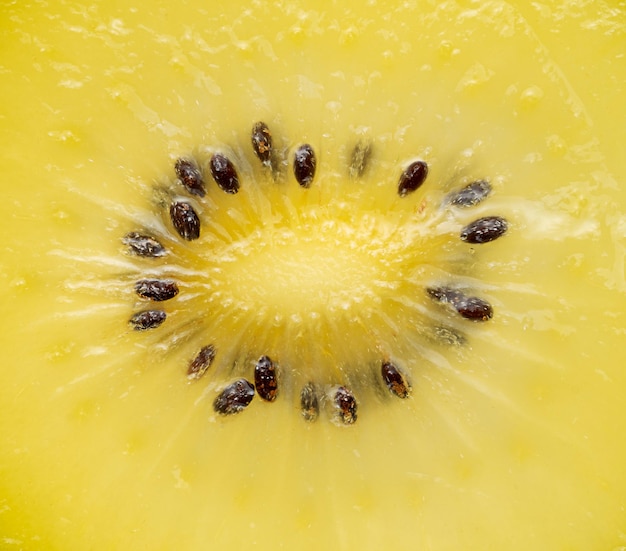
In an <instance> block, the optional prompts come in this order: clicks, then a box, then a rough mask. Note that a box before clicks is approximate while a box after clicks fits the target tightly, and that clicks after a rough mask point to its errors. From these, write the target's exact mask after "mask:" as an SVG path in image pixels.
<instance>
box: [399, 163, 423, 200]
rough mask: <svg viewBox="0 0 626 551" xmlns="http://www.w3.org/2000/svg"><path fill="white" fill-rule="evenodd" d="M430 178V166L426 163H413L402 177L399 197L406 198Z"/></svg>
mask: <svg viewBox="0 0 626 551" xmlns="http://www.w3.org/2000/svg"><path fill="white" fill-rule="evenodd" d="M426 176H428V165H427V164H426V163H425V162H424V161H415V162H414V163H411V164H410V165H409V166H408V167H406V169H405V170H404V172H403V173H402V174H401V175H400V181H399V182H398V195H399V196H400V197H404V196H406V195H408V194H409V193H412V192H414V191H415V190H416V189H417V188H419V187H420V186H421V185H422V184H423V183H424V181H425V180H426Z"/></svg>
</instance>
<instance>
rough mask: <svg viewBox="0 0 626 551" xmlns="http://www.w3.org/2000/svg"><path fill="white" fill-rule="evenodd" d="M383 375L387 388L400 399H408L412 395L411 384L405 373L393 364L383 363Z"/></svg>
mask: <svg viewBox="0 0 626 551" xmlns="http://www.w3.org/2000/svg"><path fill="white" fill-rule="evenodd" d="M381 374H382V377H383V381H385V384H386V385H387V388H389V390H390V391H391V392H393V394H395V395H396V396H397V397H398V398H406V397H408V395H409V394H410V393H411V384H410V383H409V381H408V380H407V378H406V377H405V376H404V373H402V371H400V370H399V369H398V368H397V367H396V366H395V365H394V364H392V363H391V362H383V363H382V367H381Z"/></svg>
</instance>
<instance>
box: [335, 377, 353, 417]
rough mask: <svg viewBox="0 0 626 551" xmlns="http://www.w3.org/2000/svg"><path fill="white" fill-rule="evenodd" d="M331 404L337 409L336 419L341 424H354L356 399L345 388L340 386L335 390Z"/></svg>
mask: <svg viewBox="0 0 626 551" xmlns="http://www.w3.org/2000/svg"><path fill="white" fill-rule="evenodd" d="M333 403H334V404H335V407H336V408H337V417H338V419H339V421H340V422H341V423H342V424H344V425H352V424H353V423H355V422H356V417H357V416H356V410H357V403H356V398H355V397H354V394H352V392H350V391H349V390H348V389H347V388H346V387H345V386H340V387H339V388H338V389H337V390H336V392H335V395H334V396H333Z"/></svg>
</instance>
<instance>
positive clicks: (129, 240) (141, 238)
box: [122, 232, 165, 258]
mask: <svg viewBox="0 0 626 551" xmlns="http://www.w3.org/2000/svg"><path fill="white" fill-rule="evenodd" d="M122 242H123V243H124V245H128V250H129V251H130V252H131V253H133V254H136V255H137V256H143V257H147V258H156V257H158V256H163V255H164V254H165V247H163V245H161V243H159V242H158V241H157V240H156V239H155V238H154V237H150V236H149V235H143V234H141V233H137V232H130V233H127V234H126V235H125V236H124V238H123V239H122Z"/></svg>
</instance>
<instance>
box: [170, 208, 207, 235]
mask: <svg viewBox="0 0 626 551" xmlns="http://www.w3.org/2000/svg"><path fill="white" fill-rule="evenodd" d="M170 218H171V219H172V224H173V225H174V229H175V230H176V231H177V232H178V234H179V235H180V236H181V237H182V238H183V239H186V240H187V241H193V240H194V239H198V237H200V219H199V218H198V215H197V214H196V211H195V210H193V207H192V206H191V205H190V204H189V203H185V202H183V201H176V202H175V203H172V205H171V206H170Z"/></svg>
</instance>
